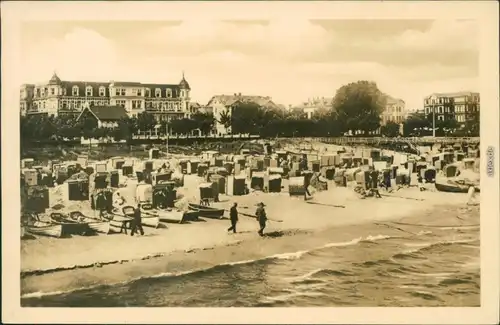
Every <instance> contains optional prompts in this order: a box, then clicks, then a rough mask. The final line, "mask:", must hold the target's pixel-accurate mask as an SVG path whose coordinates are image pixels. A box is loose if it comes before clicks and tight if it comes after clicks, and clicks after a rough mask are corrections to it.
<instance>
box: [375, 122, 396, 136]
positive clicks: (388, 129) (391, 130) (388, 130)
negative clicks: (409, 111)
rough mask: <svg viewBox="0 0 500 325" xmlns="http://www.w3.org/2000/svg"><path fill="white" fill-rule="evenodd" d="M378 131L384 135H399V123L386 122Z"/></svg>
mask: <svg viewBox="0 0 500 325" xmlns="http://www.w3.org/2000/svg"><path fill="white" fill-rule="evenodd" d="M380 133H381V134H382V135H384V136H386V137H389V138H394V137H397V136H398V135H399V124H398V123H396V122H393V121H389V122H387V124H385V125H382V127H381V128H380Z"/></svg>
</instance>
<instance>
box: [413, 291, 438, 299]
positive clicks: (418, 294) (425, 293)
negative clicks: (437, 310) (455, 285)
mask: <svg viewBox="0 0 500 325" xmlns="http://www.w3.org/2000/svg"><path fill="white" fill-rule="evenodd" d="M410 295H412V296H414V297H418V298H423V299H425V300H439V301H441V298H439V297H438V296H436V295H434V294H432V293H430V292H428V291H420V290H417V291H411V292H410Z"/></svg>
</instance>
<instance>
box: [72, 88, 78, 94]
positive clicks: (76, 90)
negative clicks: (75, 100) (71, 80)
mask: <svg viewBox="0 0 500 325" xmlns="http://www.w3.org/2000/svg"><path fill="white" fill-rule="evenodd" d="M71 93H72V94H73V96H78V86H73V88H72V91H71Z"/></svg>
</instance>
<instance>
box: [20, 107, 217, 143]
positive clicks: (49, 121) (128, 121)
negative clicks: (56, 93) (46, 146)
mask: <svg viewBox="0 0 500 325" xmlns="http://www.w3.org/2000/svg"><path fill="white" fill-rule="evenodd" d="M214 122H215V120H214V118H213V116H212V114H207V113H196V114H193V115H192V117H191V118H190V119H188V118H182V119H177V120H173V121H170V122H167V121H160V122H157V121H156V120H155V118H154V116H153V115H152V114H150V113H147V112H143V113H140V114H138V115H137V117H128V118H124V119H121V120H119V121H118V123H117V124H118V125H117V127H113V128H109V127H99V126H98V123H97V121H96V119H95V118H92V117H83V118H80V119H79V120H77V118H76V116H71V115H67V116H64V115H62V116H57V117H55V116H46V115H32V116H22V117H21V121H20V133H21V134H20V135H21V141H24V142H31V141H33V140H36V141H46V140H68V139H70V140H72V139H76V138H81V137H84V138H86V139H89V138H90V139H99V138H113V139H114V140H116V141H120V140H127V141H129V140H131V139H132V138H133V136H134V135H136V134H141V133H142V134H147V135H149V134H151V135H165V134H166V132H167V131H168V132H169V133H170V134H171V133H178V134H190V133H192V132H193V131H195V130H198V132H199V133H201V134H204V135H206V134H210V133H211V131H212V129H213V126H214ZM167 124H168V126H167Z"/></svg>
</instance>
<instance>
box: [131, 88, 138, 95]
mask: <svg viewBox="0 0 500 325" xmlns="http://www.w3.org/2000/svg"><path fill="white" fill-rule="evenodd" d="M132 96H137V89H135V88H133V89H132Z"/></svg>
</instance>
